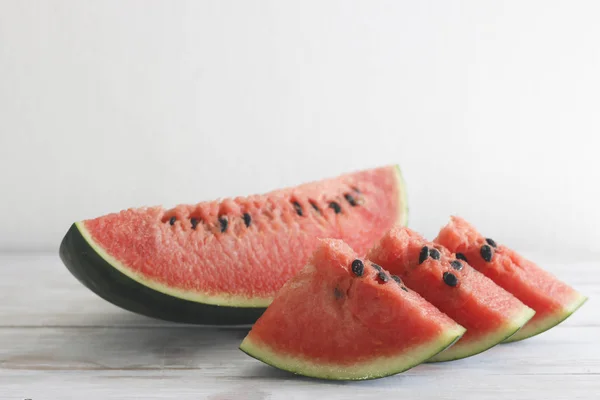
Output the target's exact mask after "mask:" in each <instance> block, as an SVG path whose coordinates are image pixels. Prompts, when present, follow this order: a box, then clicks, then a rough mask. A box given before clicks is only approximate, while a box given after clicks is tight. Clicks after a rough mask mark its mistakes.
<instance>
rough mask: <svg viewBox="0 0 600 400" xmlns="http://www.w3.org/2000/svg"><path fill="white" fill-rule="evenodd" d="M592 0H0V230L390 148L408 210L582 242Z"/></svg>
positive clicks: (503, 231)
mask: <svg viewBox="0 0 600 400" xmlns="http://www.w3.org/2000/svg"><path fill="white" fill-rule="evenodd" d="M599 17H600V3H598V2H595V1H589V2H583V1H581V2H580V1H577V2H567V1H563V2H554V1H502V2H499V1H486V2H480V1H454V2H449V1H442V0H440V1H420V2H417V1H410V2H409V1H406V2H401V1H360V2H359V1H303V2H286V1H211V2H207V1H177V2H172V1H27V2H22V1H4V0H0V249H2V250H26V249H37V250H52V251H56V250H57V248H58V245H59V242H60V240H61V238H62V236H63V234H64V233H65V232H66V230H67V229H68V227H69V226H70V224H71V223H72V222H73V221H75V220H79V219H84V218H89V217H94V216H98V215H101V214H104V213H108V212H112V211H118V210H120V209H123V208H127V207H132V206H142V205H155V204H164V205H166V206H172V205H175V204H177V203H181V202H198V201H201V200H211V199H213V198H217V197H225V196H231V195H238V194H239V195H241V194H250V193H257V192H264V191H268V190H270V189H274V188H277V187H279V186H289V185H295V184H298V183H301V182H304V181H307V180H314V179H320V178H323V177H329V176H334V175H337V174H339V173H343V172H348V171H352V170H357V169H362V168H367V167H375V166H379V165H384V164H390V163H399V164H400V165H401V167H402V169H403V171H404V175H405V179H406V181H407V184H408V188H409V201H410V216H409V223H410V226H412V227H413V228H415V229H417V230H420V231H422V232H423V233H425V234H427V235H429V236H433V235H434V234H435V232H436V231H437V229H438V228H439V227H440V226H441V225H443V224H444V223H445V222H446V221H447V218H448V215H450V214H459V215H462V216H464V217H466V218H467V219H469V220H471V221H472V222H474V223H475V224H477V225H478V226H479V227H480V228H481V229H482V230H484V232H486V233H487V234H488V235H490V236H493V237H494V238H495V239H497V240H498V241H501V242H504V243H507V244H510V245H512V246H513V247H516V248H517V249H522V250H530V249H531V250H547V251H554V252H573V253H579V254H581V253H585V252H598V251H600V229H599V225H600V207H599V202H600V196H599V194H600V189H599V188H598V185H599V184H600V161H599V156H598V149H599V145H600V139H599V138H598V135H599V133H600V118H599V116H600V24H599V23H598V20H599Z"/></svg>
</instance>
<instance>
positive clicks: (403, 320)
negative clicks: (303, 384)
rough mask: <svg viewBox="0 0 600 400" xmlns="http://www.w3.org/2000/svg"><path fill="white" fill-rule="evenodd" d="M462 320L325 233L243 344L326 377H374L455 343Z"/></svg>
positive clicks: (271, 360) (272, 360) (277, 362)
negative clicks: (452, 316)
mask: <svg viewBox="0 0 600 400" xmlns="http://www.w3.org/2000/svg"><path fill="white" fill-rule="evenodd" d="M463 333H464V328H463V327H461V326H460V325H458V324H457V323H456V322H454V321H453V320H451V319H450V318H449V317H448V316H446V315H445V314H443V313H442V312H440V311H439V310H438V309H436V308H435V307H434V306H433V305H431V304H430V303H428V302H427V301H425V300H424V299H423V298H422V297H421V296H419V295H418V294H417V293H415V292H413V291H411V290H407V289H406V287H404V286H403V285H402V284H399V283H398V282H396V281H394V280H393V279H392V278H391V276H390V275H389V274H388V273H387V272H386V271H384V270H382V269H381V268H379V267H376V266H374V265H372V264H371V263H370V262H369V261H365V260H360V259H358V258H357V255H356V253H355V252H353V251H352V249H350V247H349V246H348V245H346V244H345V243H344V242H342V241H340V240H331V239H326V240H323V241H322V242H321V245H320V246H319V247H318V248H317V250H316V251H315V253H314V255H313V257H312V259H311V260H310V262H309V264H308V265H307V266H306V267H305V268H304V269H302V270H301V271H300V272H299V273H298V274H297V275H296V276H294V277H293V278H292V279H291V280H289V281H288V282H287V283H286V284H285V286H284V287H283V288H282V289H281V290H280V291H279V293H278V294H277V297H276V298H275V300H274V301H273V303H272V304H271V305H270V306H269V308H268V309H267V311H266V312H265V313H264V314H263V316H262V317H261V318H260V319H259V320H258V321H257V322H256V324H254V326H253V327H252V330H251V331H250V333H249V334H248V336H247V337H246V338H245V339H244V341H243V342H242V344H241V346H240V349H241V350H242V351H244V352H246V353H247V354H249V355H250V356H252V357H254V358H256V359H258V360H261V361H263V362H265V363H267V364H270V365H272V366H274V367H277V368H280V369H283V370H287V371H291V372H294V373H296V374H300V375H306V376H312V377H317V378H323V379H339V380H358V379H373V378H379V377H383V376H388V375H392V374H396V373H398V372H402V371H404V370H407V369H409V368H411V367H413V366H415V365H417V364H419V363H421V362H423V361H425V360H427V359H428V358H430V357H431V356H433V355H435V354H436V353H438V352H440V351H442V350H443V349H445V348H447V347H448V346H450V345H452V343H454V342H455V341H456V340H457V339H458V338H460V336H461V335H462V334H463Z"/></svg>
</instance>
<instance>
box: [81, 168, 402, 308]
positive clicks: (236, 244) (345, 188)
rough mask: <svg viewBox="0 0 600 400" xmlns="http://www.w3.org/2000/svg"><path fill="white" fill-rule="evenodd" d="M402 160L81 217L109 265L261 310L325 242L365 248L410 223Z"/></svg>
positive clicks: (200, 298) (177, 292)
mask: <svg viewBox="0 0 600 400" xmlns="http://www.w3.org/2000/svg"><path fill="white" fill-rule="evenodd" d="M406 213H407V210H406V200H405V190H404V186H403V181H402V177H401V175H400V171H399V169H398V167H397V166H388V167H382V168H377V169H372V170H366V171H361V172H356V173H352V174H347V175H343V176H340V177H337V178H333V179H327V180H323V181H319V182H313V183H307V184H303V185H300V186H297V187H294V188H288V189H282V190H276V191H274V192H271V193H268V194H264V195H254V196H249V197H238V198H235V199H225V200H222V201H210V202H202V203H198V204H195V205H179V206H177V207H175V208H174V209H171V210H165V209H163V208H162V207H150V208H138V209H129V210H125V211H121V212H120V213H115V214H109V215H105V216H102V217H99V218H95V219H90V220H86V221H82V222H79V223H77V226H78V228H79V230H80V231H81V232H82V235H83V236H84V237H85V239H86V240H87V241H88V242H89V243H90V244H91V245H92V247H93V248H94V249H95V250H96V252H98V254H100V255H101V256H102V257H103V258H104V259H105V260H107V261H108V262H109V263H110V264H111V265H112V266H113V267H115V268H116V269H118V270H119V271H121V272H122V273H124V274H125V275H127V276H129V277H130V278H132V279H134V280H136V281H137V282H139V283H142V284H143V285H145V286H148V287H150V288H152V289H154V290H158V291H159V292H162V293H166V294H168V295H171V296H175V297H178V298H182V299H186V300H191V301H196V302H200V303H208V304H217V305H226V306H237V307H264V306H266V305H268V304H269V303H270V302H271V300H272V299H273V296H274V294H275V293H276V292H277V290H278V289H279V288H281V286H282V285H283V284H284V282H286V281H287V280H288V279H289V278H290V277H292V276H293V275H294V274H295V273H296V272H297V271H298V270H299V269H300V268H301V267H302V266H303V265H304V264H305V263H306V261H307V260H308V257H309V256H310V254H311V253H312V251H313V250H314V249H315V247H316V245H317V243H318V240H319V238H325V237H331V238H340V239H344V240H345V241H346V242H347V243H348V244H349V245H350V246H352V247H353V248H354V249H355V250H356V251H358V252H359V253H364V252H365V251H366V250H367V249H368V248H369V246H371V245H372V244H373V242H374V241H375V240H376V239H377V238H379V237H380V236H381V235H382V234H383V233H384V232H385V231H386V230H388V229H389V228H390V227H391V226H392V225H394V224H397V223H398V224H404V223H405V221H406Z"/></svg>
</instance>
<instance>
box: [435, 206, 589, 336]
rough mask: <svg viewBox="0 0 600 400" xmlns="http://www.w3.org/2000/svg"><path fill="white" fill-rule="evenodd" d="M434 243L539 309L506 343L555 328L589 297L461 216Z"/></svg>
mask: <svg viewBox="0 0 600 400" xmlns="http://www.w3.org/2000/svg"><path fill="white" fill-rule="evenodd" d="M435 242H436V243H439V244H441V245H443V246H445V247H447V248H448V249H449V250H450V251H453V252H456V253H457V254H461V256H462V257H464V258H466V259H467V260H469V264H471V265H472V266H473V267H474V268H476V269H477V270H478V271H480V272H482V273H483V274H484V275H486V276H487V277H489V278H490V279H491V280H493V281H494V282H496V284H498V285H500V286H502V287H503V288H504V289H506V290H507V291H509V292H510V293H512V294H513V295H515V296H516V297H517V298H518V299H520V300H521V301H522V302H523V303H525V304H527V305H528V306H529V307H531V308H533V309H534V310H535V311H536V314H535V316H534V317H533V318H532V319H531V321H529V322H528V323H527V324H526V325H525V326H524V327H523V329H521V330H520V331H519V332H517V333H516V334H515V335H513V336H511V337H510V338H508V339H507V340H506V341H507V342H512V341H516V340H522V339H526V338H528V337H531V336H534V335H537V334H539V333H542V332H544V331H546V330H548V329H550V328H552V327H553V326H555V325H557V324H559V323H560V322H562V321H563V320H565V319H566V318H567V317H569V316H570V315H571V314H573V312H575V311H576V310H577V309H578V308H579V307H581V306H582V305H583V303H585V301H586V300H587V297H585V296H583V295H582V294H580V293H578V292H577V291H575V290H574V289H573V288H571V287H570V286H569V285H567V284H565V283H564V282H561V281H560V280H558V279H557V278H556V277H554V276H553V275H552V274H550V273H548V272H547V271H545V270H543V269H542V268H540V267H538V266H537V265H536V264H534V263H533V262H531V261H529V260H526V259H525V258H523V257H521V256H520V255H519V254H517V253H516V252H515V251H513V250H511V249H509V248H508V247H506V246H503V245H500V244H497V243H496V242H495V241H494V240H493V239H490V238H485V237H484V236H483V235H481V234H480V233H479V232H478V231H477V230H476V229H475V228H474V227H473V226H472V225H471V224H469V223H468V222H467V221H465V220H464V219H462V218H459V217H452V218H451V220H450V222H449V223H448V225H446V226H445V227H444V228H442V230H441V231H440V233H439V235H438V237H437V238H436V239H435Z"/></svg>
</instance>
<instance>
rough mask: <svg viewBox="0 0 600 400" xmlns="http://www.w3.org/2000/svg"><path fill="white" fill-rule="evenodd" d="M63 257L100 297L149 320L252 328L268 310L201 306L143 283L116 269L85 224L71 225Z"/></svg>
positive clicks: (65, 241) (63, 245) (73, 270)
mask: <svg viewBox="0 0 600 400" xmlns="http://www.w3.org/2000/svg"><path fill="white" fill-rule="evenodd" d="M59 254H60V257H61V259H62V261H63V262H64V264H65V265H66V266H67V268H68V269H69V271H71V273H72V274H73V275H74V276H75V277H76V278H77V279H78V280H79V281H80V282H81V283H83V284H84V285H85V286H86V287H88V288H89V289H90V290H92V291H93V292H94V293H96V294H97V295H98V296H100V297H102V298H103V299H105V300H107V301H109V302H110V303H112V304H114V305H116V306H118V307H121V308H124V309H126V310H129V311H132V312H135V313H138V314H142V315H146V316H148V317H153V318H160V319H163V320H167V321H173V322H181V323H189V324H203V325H249V324H252V323H254V322H255V321H256V320H257V319H258V318H259V317H260V316H261V315H262V313H263V312H264V310H265V309H264V308H247V307H223V306H218V305H213V304H204V303H199V302H195V301H190V300H186V299H182V298H179V297H175V296H171V295H168V294H165V293H163V292H161V291H158V290H155V289H153V288H152V287H151V286H148V285H145V284H142V283H140V282H139V281H138V280H135V279H132V278H131V277H129V276H128V275H126V274H124V273H123V272H121V270H120V269H119V268H117V267H116V266H115V264H114V260H111V258H110V257H109V256H108V255H107V254H106V253H105V252H104V251H102V250H101V249H99V248H98V246H97V245H95V244H94V242H93V241H91V240H90V239H89V235H88V234H87V232H86V231H85V228H84V227H83V224H82V223H75V224H73V225H72V226H71V228H70V229H69V231H68V232H67V234H66V235H65V237H64V239H63V241H62V243H61V245H60V251H59ZM105 257H106V258H105Z"/></svg>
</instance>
